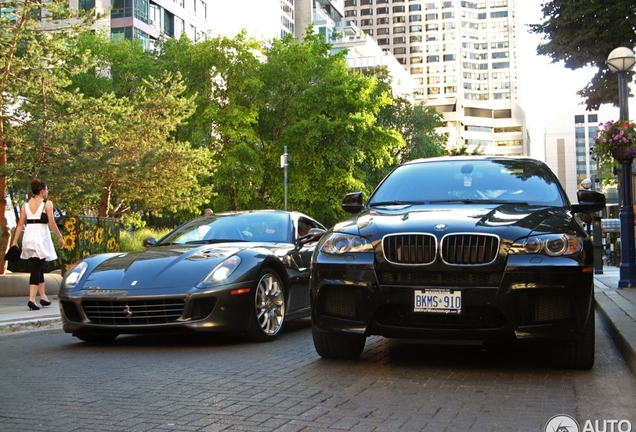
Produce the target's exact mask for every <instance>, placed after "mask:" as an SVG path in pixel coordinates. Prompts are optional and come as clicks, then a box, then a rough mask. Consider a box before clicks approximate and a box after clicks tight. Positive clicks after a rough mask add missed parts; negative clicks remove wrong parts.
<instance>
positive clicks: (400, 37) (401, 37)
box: [393, 36, 406, 44]
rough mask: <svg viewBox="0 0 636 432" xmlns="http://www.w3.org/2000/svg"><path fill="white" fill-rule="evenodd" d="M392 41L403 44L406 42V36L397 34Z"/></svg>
mask: <svg viewBox="0 0 636 432" xmlns="http://www.w3.org/2000/svg"><path fill="white" fill-rule="evenodd" d="M393 43H394V44H405V43H406V38H405V37H404V36H397V37H394V38H393Z"/></svg>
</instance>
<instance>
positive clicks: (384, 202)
mask: <svg viewBox="0 0 636 432" xmlns="http://www.w3.org/2000/svg"><path fill="white" fill-rule="evenodd" d="M413 204H425V202H424V201H399V200H394V201H378V202H374V203H369V206H371V207H381V206H391V205H413Z"/></svg>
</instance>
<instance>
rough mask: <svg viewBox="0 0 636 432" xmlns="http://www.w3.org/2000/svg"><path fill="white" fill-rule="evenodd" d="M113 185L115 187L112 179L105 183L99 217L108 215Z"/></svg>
mask: <svg viewBox="0 0 636 432" xmlns="http://www.w3.org/2000/svg"><path fill="white" fill-rule="evenodd" d="M112 187H113V182H112V181H108V182H106V184H105V185H104V191H103V192H102V198H101V199H100V201H99V217H108V207H109V206H110V194H111V191H112Z"/></svg>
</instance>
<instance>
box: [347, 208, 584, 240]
mask: <svg viewBox="0 0 636 432" xmlns="http://www.w3.org/2000/svg"><path fill="white" fill-rule="evenodd" d="M335 230H337V231H347V232H352V233H355V231H358V232H357V233H356V234H359V235H361V236H362V237H365V238H368V239H377V238H381V237H382V236H383V235H384V234H385V233H389V232H390V233H395V232H430V233H434V232H440V233H442V234H443V233H445V232H487V233H491V234H496V235H499V236H500V237H503V238H519V237H523V236H526V235H528V234H530V233H531V232H533V231H540V232H557V231H563V230H566V231H571V230H572V217H571V215H570V214H569V213H567V212H565V210H564V209H563V208H559V207H537V206H524V205H514V204H505V205H488V206H479V205H474V204H470V205H462V206H452V207H448V206H445V207H426V208H424V207H423V206H419V207H408V208H403V209H399V210H384V209H382V210H379V209H370V210H367V211H363V212H362V213H359V214H358V215H356V216H355V217H353V218H351V219H348V220H347V221H345V222H343V223H341V224H339V225H338V226H336V228H335Z"/></svg>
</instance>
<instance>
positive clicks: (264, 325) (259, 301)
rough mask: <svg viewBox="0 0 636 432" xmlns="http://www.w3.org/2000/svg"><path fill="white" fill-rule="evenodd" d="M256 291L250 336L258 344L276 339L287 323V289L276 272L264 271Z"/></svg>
mask: <svg viewBox="0 0 636 432" xmlns="http://www.w3.org/2000/svg"><path fill="white" fill-rule="evenodd" d="M255 291H256V292H255V293H254V305H253V307H254V309H253V312H252V322H251V324H250V328H249V330H248V335H249V337H250V339H252V340H255V341H257V342H269V341H272V340H274V339H276V337H277V336H278V334H279V333H280V331H281V329H282V328H283V324H284V323H285V312H286V309H287V304H286V299H285V289H284V287H283V283H282V282H281V280H280V277H279V276H278V274H277V273H276V272H275V271H273V270H272V269H264V270H263V271H262V272H261V275H260V277H259V280H258V283H257V284H256V290H255Z"/></svg>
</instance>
